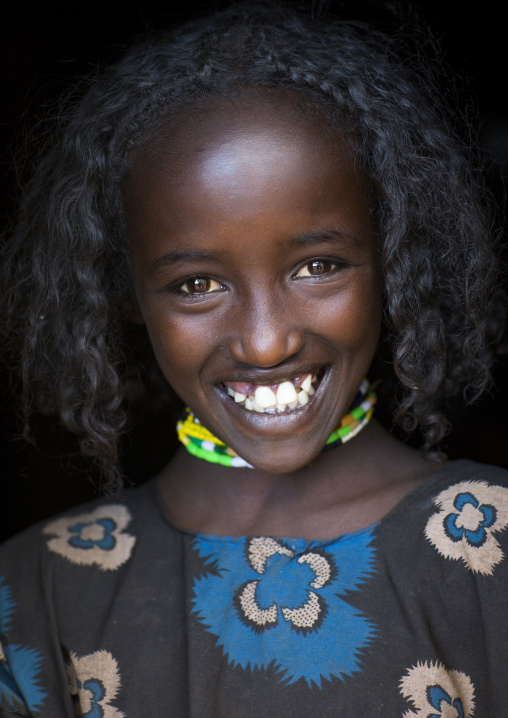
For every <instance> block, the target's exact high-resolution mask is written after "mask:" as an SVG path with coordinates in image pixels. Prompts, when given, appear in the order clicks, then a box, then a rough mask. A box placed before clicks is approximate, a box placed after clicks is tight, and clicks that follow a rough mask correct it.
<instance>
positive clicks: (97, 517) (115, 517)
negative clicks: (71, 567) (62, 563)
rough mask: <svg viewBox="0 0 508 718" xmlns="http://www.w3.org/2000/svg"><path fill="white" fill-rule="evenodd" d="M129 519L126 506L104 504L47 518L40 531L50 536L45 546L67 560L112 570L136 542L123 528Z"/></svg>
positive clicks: (125, 559)
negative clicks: (76, 513)
mask: <svg viewBox="0 0 508 718" xmlns="http://www.w3.org/2000/svg"><path fill="white" fill-rule="evenodd" d="M130 521H131V515H130V512H129V510H128V508H127V507H126V506H123V505H121V504H104V505H101V506H98V507H97V508H95V509H94V510H93V511H90V512H88V513H83V514H78V515H77V516H76V515H74V516H64V517H62V518H59V519H56V520H54V521H50V523H48V524H47V525H46V526H45V527H44V529H43V533H44V534H46V535H49V536H50V537H51V538H49V539H48V541H47V546H48V549H49V550H50V551H52V552H54V553H57V554H59V555H60V556H62V557H63V558H65V559H67V560H68V561H71V563H75V564H78V565H79V566H91V565H93V564H95V565H96V566H98V567H99V568H100V569H101V570H102V571H115V570H116V569H118V568H119V567H120V566H122V565H123V564H124V563H125V562H126V561H128V560H129V558H130V556H131V553H132V549H133V547H134V545H135V543H136V538H135V537H134V536H131V535H130V534H128V533H127V532H126V531H125V529H126V528H127V526H128V525H129V523H130Z"/></svg>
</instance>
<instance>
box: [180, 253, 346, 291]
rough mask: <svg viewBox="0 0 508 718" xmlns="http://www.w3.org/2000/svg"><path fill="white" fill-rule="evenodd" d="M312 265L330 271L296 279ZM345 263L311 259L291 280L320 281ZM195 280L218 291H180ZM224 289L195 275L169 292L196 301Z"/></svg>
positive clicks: (209, 280) (343, 266)
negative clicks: (212, 286) (326, 267)
mask: <svg viewBox="0 0 508 718" xmlns="http://www.w3.org/2000/svg"><path fill="white" fill-rule="evenodd" d="M312 264H314V265H316V264H324V265H330V269H328V271H325V272H323V273H322V274H311V273H310V271H308V273H307V274H305V275H303V276H301V277H298V276H297V275H298V273H299V272H301V271H302V270H303V269H305V268H308V267H310V266H311V265H312ZM347 266H348V265H347V263H346V262H334V261H333V260H331V259H328V258H326V257H316V258H314V259H311V260H310V261H308V262H305V264H302V266H301V267H300V268H299V269H298V270H297V271H296V272H295V274H294V275H293V276H292V279H317V280H320V279H322V278H325V277H328V276H329V275H331V274H334V273H335V272H337V270H338V269H341V268H345V267H347ZM196 280H204V281H206V282H213V283H215V284H217V285H218V287H219V288H218V289H213V290H212V291H204V292H184V291H182V290H183V288H184V287H185V285H186V284H189V283H190V282H192V281H196ZM224 289H226V287H225V286H224V285H223V284H221V282H219V281H218V280H217V279H213V278H212V277H207V276H206V275H199V274H196V275H194V276H193V277H188V278H187V279H186V280H185V281H183V282H180V283H179V284H177V285H176V286H173V287H172V288H171V291H172V292H174V293H175V294H178V295H180V296H181V297H185V298H186V299H196V298H198V297H199V298H201V297H205V296H208V295H210V294H214V293H216V292H219V291H222V290H224Z"/></svg>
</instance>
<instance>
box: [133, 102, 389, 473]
mask: <svg viewBox="0 0 508 718" xmlns="http://www.w3.org/2000/svg"><path fill="white" fill-rule="evenodd" d="M368 195H369V187H368V181H367V178H366V177H365V175H364V174H363V173H362V170H361V168H360V167H359V166H357V165H355V157H354V154H353V151H352V150H351V148H350V146H349V145H348V143H347V141H346V140H345V139H344V138H343V137H342V136H341V135H340V133H339V132H338V131H336V130H332V129H331V128H330V127H329V125H328V124H327V123H326V121H325V120H324V119H322V118H319V117H317V116H316V115H315V114H312V113H311V112H310V111H307V112H303V111H301V110H299V109H297V108H295V102H294V94H293V93H291V92H288V91H281V90H279V91H268V90H265V91H263V92H261V93H258V94H257V95H256V96H255V97H251V98H244V99H242V100H241V101H240V102H238V101H236V102H235V103H234V104H233V103H231V102H228V101H226V100H224V101H214V103H213V106H210V107H208V108H204V110H203V108H202V109H201V111H195V112H191V113H189V114H187V115H186V116H185V117H183V118H182V119H180V120H176V121H175V120H174V121H173V122H172V124H171V125H170V126H169V127H167V128H165V129H164V130H161V131H159V132H158V133H157V135H156V137H154V138H152V139H151V140H150V142H149V143H148V144H147V145H146V146H144V147H143V148H141V149H139V150H138V151H137V153H136V154H135V155H134V157H133V161H132V163H131V168H130V171H129V175H128V178H127V181H126V186H125V197H126V222H127V233H128V241H129V248H130V255H131V263H132V273H133V279H134V285H135V290H136V294H137V297H138V301H139V306H140V308H141V313H142V316H143V319H144V321H145V323H146V326H147V329H148V332H149V335H150V338H151V342H152V345H153V348H154V351H155V355H156V357H157V360H158V362H159V365H160V367H161V369H162V372H163V373H164V375H165V377H166V379H167V380H168V382H169V383H170V384H171V386H172V387H173V388H174V390H175V391H176V392H177V394H178V395H179V396H180V397H181V398H182V399H183V401H184V402H185V403H186V404H187V405H188V406H190V408H191V409H192V410H193V411H194V413H195V414H196V416H197V417H198V418H199V419H200V420H201V422H202V423H203V424H204V425H205V426H206V427H207V428H208V429H210V431H212V432H213V433H214V434H215V435H216V436H218V437H219V438H220V439H222V440H223V441H224V442H225V443H226V444H228V445H229V446H231V447H232V448H233V449H234V450H235V451H236V452H237V453H238V454H239V455H240V456H242V457H243V458H244V459H246V460H247V461H248V462H250V463H251V464H253V465H254V466H255V467H256V468H258V469H261V470H264V471H268V472H270V473H285V472H289V471H294V470H296V469H299V468H301V467H303V466H306V465H307V464H308V463H309V462H310V461H312V459H314V458H315V457H316V456H317V454H318V453H319V452H320V451H321V449H322V447H323V446H324V444H325V442H326V440H327V439H328V437H329V435H330V434H331V433H332V431H333V430H334V429H335V428H336V426H337V425H338V423H339V421H340V419H341V417H342V416H343V415H344V414H345V413H346V411H347V409H348V407H349V405H350V404H351V402H352V400H353V398H354V396H355V393H356V391H357V389H358V387H359V385H360V382H361V381H362V379H363V378H364V376H365V375H366V373H367V371H368V369H369V366H370V363H371V361H372V358H373V355H374V352H375V349H376V345H377V341H378V337H379V331H380V325H381V312H382V283H381V277H380V270H379V261H378V237H377V235H376V231H375V227H374V225H373V222H372V218H371V214H370V211H369V199H368ZM314 377H317V378H316V379H314ZM310 384H311V385H312V388H310V389H309V385H310ZM281 385H282V386H281ZM302 385H303V387H304V388H303V389H302ZM267 387H270V389H267ZM235 391H236V394H237V396H236V399H237V401H235V396H234V394H235ZM304 394H305V396H304ZM295 395H296V399H295ZM295 402H296V403H295Z"/></svg>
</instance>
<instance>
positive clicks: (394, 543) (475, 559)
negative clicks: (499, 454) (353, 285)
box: [379, 460, 508, 581]
mask: <svg viewBox="0 0 508 718" xmlns="http://www.w3.org/2000/svg"><path fill="white" fill-rule="evenodd" d="M379 533H380V535H382V536H383V543H384V544H385V545H389V546H390V552H391V553H392V555H398V556H400V555H401V553H404V552H405V553H407V554H408V563H409V564H414V565H416V564H418V565H420V563H421V561H424V562H428V561H430V562H431V563H432V564H433V565H436V564H435V562H437V563H438V564H440V565H441V566H442V568H443V569H444V568H445V567H446V566H448V567H449V568H450V569H452V568H453V567H457V566H462V567H464V568H466V569H467V571H468V572H469V573H470V575H474V576H476V577H480V576H493V575H494V574H495V575H496V576H498V577H500V576H501V575H503V576H504V579H503V580H507V581H508V574H506V575H505V573H506V571H505V568H504V566H505V564H506V556H507V555H508V471H507V470H505V469H502V468H499V467H496V466H489V465H486V464H477V463H475V462H472V461H466V460H460V461H453V462H450V463H449V464H446V465H445V466H444V467H443V468H442V469H441V470H440V471H438V472H437V473H436V474H434V476H432V477H431V478H430V479H427V480H426V481H424V482H423V483H422V484H421V485H420V486H418V487H417V488H416V489H415V490H414V491H412V492H411V493H410V494H409V495H408V496H407V497H406V498H405V499H404V500H403V501H402V502H400V504H399V505H398V506H397V507H395V509H394V510H393V511H392V512H391V514H389V515H388V516H387V517H385V520H383V521H382V522H381V524H380V531H379ZM402 536H403V537H404V543H403V544H401V540H400V539H401V537H402ZM501 569H502V570H501ZM500 570H501V571H500Z"/></svg>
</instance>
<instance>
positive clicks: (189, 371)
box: [145, 310, 213, 393]
mask: <svg viewBox="0 0 508 718" xmlns="http://www.w3.org/2000/svg"><path fill="white" fill-rule="evenodd" d="M145 323H146V327H147V330H148V334H149V337H150V341H151V344H152V347H153V350H154V353H155V357H156V359H157V362H158V364H159V367H160V369H161V371H162V373H163V374H164V376H165V377H166V379H167V381H168V382H169V384H170V385H171V386H172V388H173V389H174V390H175V391H176V392H177V393H179V390H180V386H182V385H183V384H190V383H192V381H193V380H194V381H196V380H197V379H198V376H199V371H200V369H201V367H202V366H203V363H204V362H205V361H206V357H207V356H208V355H209V353H210V346H209V340H210V337H211V336H213V331H211V328H210V324H209V322H205V321H203V320H202V319H196V318H194V319H189V317H186V318H185V319H183V317H181V316H180V315H178V314H175V315H172V314H170V313H169V312H167V311H166V312H160V311H153V310H152V311H148V312H146V313H145ZM205 323H206V326H204V325H205Z"/></svg>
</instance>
